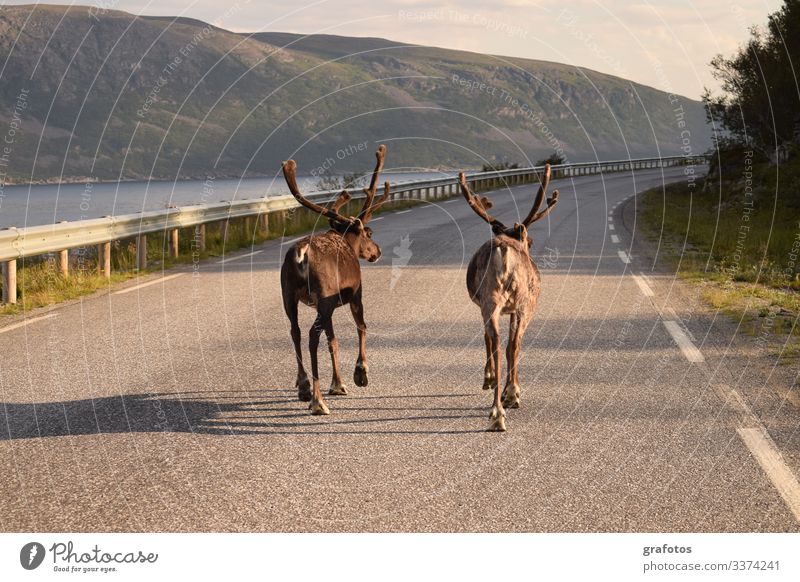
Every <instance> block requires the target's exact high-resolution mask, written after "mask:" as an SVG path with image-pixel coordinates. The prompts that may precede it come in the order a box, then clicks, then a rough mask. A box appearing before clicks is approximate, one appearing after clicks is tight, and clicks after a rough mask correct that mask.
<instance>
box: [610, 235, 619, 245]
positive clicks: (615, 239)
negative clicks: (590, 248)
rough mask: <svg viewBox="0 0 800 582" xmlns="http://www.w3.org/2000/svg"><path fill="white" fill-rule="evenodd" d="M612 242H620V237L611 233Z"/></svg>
mask: <svg viewBox="0 0 800 582" xmlns="http://www.w3.org/2000/svg"><path fill="white" fill-rule="evenodd" d="M611 242H612V243H614V244H619V237H618V236H617V235H615V234H612V235H611Z"/></svg>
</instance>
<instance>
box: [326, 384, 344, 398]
mask: <svg viewBox="0 0 800 582" xmlns="http://www.w3.org/2000/svg"><path fill="white" fill-rule="evenodd" d="M328 394H330V395H331V396H345V395H346V394H347V388H346V387H345V385H344V384H339V385H336V384H333V385H331V389H330V390H328Z"/></svg>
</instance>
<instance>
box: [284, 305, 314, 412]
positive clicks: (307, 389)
mask: <svg viewBox="0 0 800 582" xmlns="http://www.w3.org/2000/svg"><path fill="white" fill-rule="evenodd" d="M283 308H284V310H285V311H286V316H287V317H288V318H289V323H290V324H291V328H292V331H291V333H292V342H293V343H294V354H295V358H296V360H297V381H296V382H295V388H297V397H298V398H299V399H300V400H301V401H303V402H308V401H309V400H311V382H309V381H308V374H306V370H305V368H304V367H303V350H302V348H301V347H300V336H301V334H300V325H299V324H298V322H297V300H296V299H295V298H293V297H289V298H287V297H284V299H283Z"/></svg>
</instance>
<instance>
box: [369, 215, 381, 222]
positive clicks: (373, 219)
mask: <svg viewBox="0 0 800 582" xmlns="http://www.w3.org/2000/svg"><path fill="white" fill-rule="evenodd" d="M379 220H383V216H379V217H378V218H371V219H370V222H378V221H379Z"/></svg>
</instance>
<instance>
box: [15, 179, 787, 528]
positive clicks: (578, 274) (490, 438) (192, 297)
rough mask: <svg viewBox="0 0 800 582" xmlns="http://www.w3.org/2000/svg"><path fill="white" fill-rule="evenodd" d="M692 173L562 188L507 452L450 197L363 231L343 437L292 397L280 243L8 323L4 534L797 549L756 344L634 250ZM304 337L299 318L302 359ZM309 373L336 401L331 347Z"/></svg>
mask: <svg viewBox="0 0 800 582" xmlns="http://www.w3.org/2000/svg"><path fill="white" fill-rule="evenodd" d="M681 175H682V169H681V168H672V169H668V170H665V171H664V175H663V176H662V171H661V170H648V171H640V172H636V173H635V174H630V173H618V174H611V175H607V176H605V177H604V178H601V177H600V176H587V177H580V178H575V179H573V180H560V181H556V182H554V186H555V187H558V188H559V189H560V191H561V202H560V204H559V205H558V207H557V208H556V209H555V210H554V212H553V213H552V214H551V215H550V218H549V219H548V220H545V221H542V222H540V223H537V224H536V225H535V226H534V227H533V228H532V229H531V231H532V235H533V238H534V256H535V258H536V259H537V261H538V263H539V266H540V268H541V271H542V279H543V284H542V295H541V299H540V303H539V308H538V313H537V316H536V318H535V320H534V322H533V323H532V325H531V327H530V328H529V329H528V332H527V335H526V336H525V341H524V348H523V356H522V363H521V371H520V380H521V384H522V387H523V392H522V408H520V409H519V410H510V411H508V418H507V423H508V429H509V430H508V432H507V433H504V434H495V433H486V432H484V429H485V428H486V426H487V422H488V412H489V408H490V405H491V396H490V394H489V393H488V392H484V391H482V390H481V385H482V370H483V359H484V344H483V335H482V324H481V320H480V316H479V311H478V308H477V307H476V306H475V305H473V304H472V303H471V302H470V301H469V300H468V297H467V293H466V288H465V282H464V279H465V270H466V264H467V262H468V261H469V258H470V256H471V254H472V252H473V251H474V250H475V249H476V248H477V247H478V246H479V245H480V244H482V243H483V242H484V241H485V240H486V239H487V237H488V235H489V229H488V227H487V225H486V224H485V223H483V222H482V221H481V220H480V219H479V218H478V217H477V216H476V215H474V214H473V212H472V211H471V210H470V209H469V208H468V207H467V205H466V203H465V202H464V201H463V199H461V198H460V197H459V198H455V199H452V200H450V201H446V202H439V203H428V204H423V205H420V206H418V207H415V208H413V209H411V210H407V211H404V212H397V213H393V214H384V215H381V216H380V217H379V218H378V219H377V220H376V221H375V222H374V223H373V224H372V226H373V228H374V231H375V238H376V240H377V241H378V242H379V244H381V245H382V247H383V258H382V259H381V260H380V261H379V262H378V263H376V264H374V265H372V264H370V265H367V264H364V265H363V275H364V288H365V293H364V295H365V309H366V319H367V324H368V325H369V335H368V346H367V348H368V356H369V362H370V383H369V386H368V387H367V388H357V387H356V386H354V384H353V383H352V370H353V366H354V364H355V358H356V355H357V347H356V346H357V344H356V333H355V328H354V326H353V324H352V319H351V318H350V313H349V310H348V309H346V308H345V309H340V310H338V311H337V312H336V315H335V320H334V323H335V328H336V331H337V336H338V338H339V341H340V352H341V357H342V366H343V370H344V372H345V378H346V379H347V380H348V386H349V388H350V395H348V396H345V397H328V398H327V402H328V404H329V406H330V408H331V411H332V414H331V415H330V416H328V417H311V416H309V415H308V412H307V409H306V406H307V405H306V404H304V403H300V402H298V401H297V400H296V399H295V389H294V387H293V383H294V377H295V365H294V361H293V352H292V347H291V341H290V338H289V330H288V322H287V320H286V318H285V315H284V313H283V310H282V307H281V298H280V285H279V274H278V269H279V265H280V261H281V259H282V256H283V253H284V252H285V249H286V241H281V240H275V241H270V242H268V243H266V244H263V245H260V246H258V247H256V248H255V249H245V250H240V251H237V252H235V253H232V254H231V255H229V256H228V257H226V259H225V261H224V262H220V260H219V259H217V260H209V261H204V262H202V263H200V264H198V265H196V266H194V265H189V266H183V267H180V268H178V269H176V270H172V271H169V272H167V273H164V275H166V276H167V278H166V279H164V280H160V279H158V276H156V277H149V278H145V279H142V280H139V281H131V282H128V283H126V284H125V285H124V286H122V287H115V288H114V291H115V292H116V291H120V290H127V291H128V292H125V293H105V294H101V295H97V296H93V297H91V298H88V299H84V300H82V301H79V302H74V303H71V304H68V305H63V306H60V307H56V308H55V309H53V310H51V311H42V312H39V313H37V314H30V315H29V316H28V318H27V319H26V320H24V321H23V320H21V319H20V320H6V321H5V322H4V323H3V324H2V325H4V326H5V327H4V328H2V329H0V345H2V358H0V399H1V400H2V402H3V407H0V415H2V418H0V420H2V421H3V423H2V428H0V452H1V453H2V458H3V466H4V471H3V474H2V477H0V527H2V530H3V531H96V530H101V531H153V530H156V531H798V530H799V529H800V527H799V526H798V518H799V517H800V507H799V506H798V497H797V496H798V493H797V480H796V475H798V474H800V471H798V469H799V468H800V434H799V431H798V423H799V422H800V411H798V409H797V408H795V407H794V406H793V405H791V403H789V402H787V401H786V400H783V399H782V398H781V397H780V396H779V395H778V393H777V392H775V391H774V390H773V389H772V388H771V387H770V385H769V382H768V380H769V378H768V377H767V376H768V372H769V371H767V372H765V371H764V370H763V369H762V368H761V367H759V366H757V365H755V363H754V362H755V361H756V360H757V359H758V356H759V354H758V348H757V347H754V344H753V342H752V341H751V340H748V339H742V338H739V337H734V335H735V334H734V333H733V331H735V327H732V326H731V325H730V324H729V323H727V322H726V321H722V320H721V318H720V317H719V316H717V315H716V314H714V313H713V312H708V311H706V310H705V309H704V308H703V307H702V305H701V304H700V302H699V299H698V297H697V294H696V292H694V291H692V290H691V289H689V288H687V287H684V286H683V285H682V284H680V283H678V282H676V281H675V280H674V278H673V277H672V276H671V275H670V274H669V273H668V272H664V271H659V270H655V271H653V270H651V267H652V261H650V260H649V259H648V258H647V253H646V252H645V251H644V250H640V249H644V247H640V245H639V242H638V240H637V239H638V238H639V234H638V229H637V228H636V226H635V222H634V213H633V212H632V210H633V209H632V206H633V200H634V198H633V196H634V195H635V194H636V193H637V192H640V191H642V190H644V189H647V188H650V187H653V186H655V185H659V184H661V183H662V182H663V181H665V180H666V181H675V180H679V179H681ZM533 194H534V187H533V186H520V187H516V188H513V189H512V190H510V191H508V190H506V191H503V192H497V193H494V194H493V196H492V197H493V200H494V202H495V205H496V207H495V209H494V213H495V215H496V216H497V217H498V218H500V219H502V220H506V221H507V222H508V223H511V222H513V220H514V218H515V217H517V216H518V215H523V216H524V215H525V214H526V213H527V211H528V210H529V208H530V204H531V200H532V197H533ZM634 234H635V236H634ZM251 253H255V254H251ZM176 275H177V276H176ZM643 275H644V276H643ZM153 281H155V283H154V284H150V285H147V286H143V287H139V286H138V285H141V284H143V283H148V282H150V283H152V282H153ZM36 317H41V318H40V319H36ZM312 320H313V314H312V311H311V310H310V309H307V308H302V309H301V325H302V328H303V334H304V335H303V344H304V345H305V344H306V342H307V329H308V328H309V327H310V325H311V322H312ZM11 323H13V324H14V325H15V326H16V327H14V326H13V325H12V326H11V327H9V325H10V324H11ZM504 333H505V330H504ZM320 357H321V364H322V365H321V369H322V384H323V388H327V385H328V383H329V381H330V364H329V360H328V355H327V350H326V349H325V344H324V341H323V343H322V346H321V350H320ZM306 358H307V356H306ZM306 361H308V360H307V359H306ZM793 479H794V481H792V480H793Z"/></svg>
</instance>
